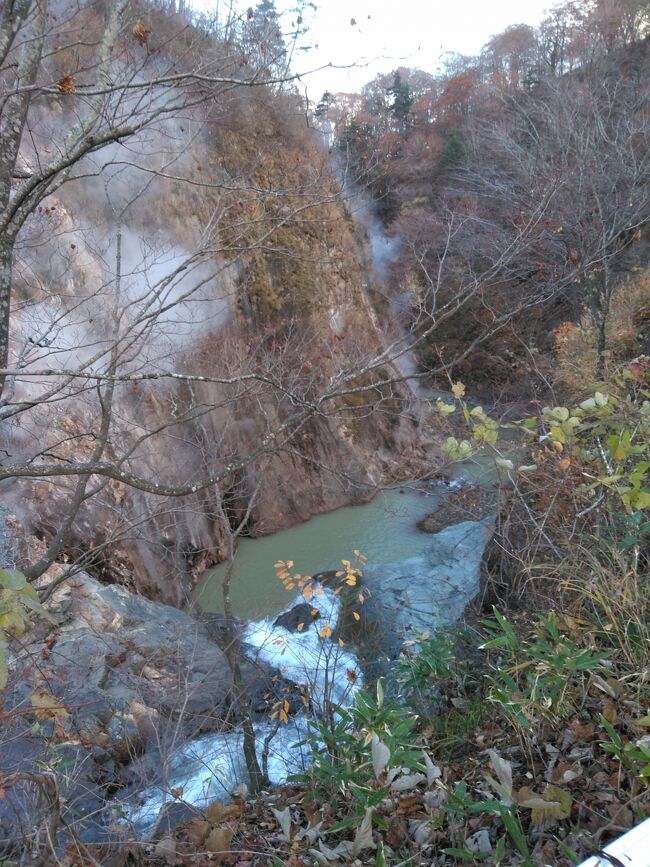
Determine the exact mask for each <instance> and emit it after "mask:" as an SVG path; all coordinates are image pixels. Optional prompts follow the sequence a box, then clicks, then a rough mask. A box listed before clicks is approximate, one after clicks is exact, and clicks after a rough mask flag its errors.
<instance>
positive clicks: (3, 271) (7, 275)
mask: <svg viewBox="0 0 650 867" xmlns="http://www.w3.org/2000/svg"><path fill="white" fill-rule="evenodd" d="M13 246H14V245H13V242H11V241H9V240H8V239H6V238H1V239H0V368H5V369H6V368H7V367H8V361H9V314H10V313H11V274H12V259H13ZM5 379H6V377H5V376H0V399H1V398H2V393H3V391H4V386H5Z"/></svg>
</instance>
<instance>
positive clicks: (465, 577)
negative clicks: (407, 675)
mask: <svg viewBox="0 0 650 867" xmlns="http://www.w3.org/2000/svg"><path fill="white" fill-rule="evenodd" d="M493 532H494V527H493V524H492V521H491V520H486V521H464V522H463V523H461V524H454V525H453V526H451V527H447V528H446V529H444V530H442V531H441V532H439V533H436V534H434V535H432V537H431V544H430V545H429V546H428V547H427V548H426V549H425V550H424V552H423V553H422V554H420V555H418V556H417V557H411V558H409V559H408V560H403V561H402V562H401V563H386V564H382V565H377V566H369V567H367V568H366V570H365V571H364V576H363V585H361V587H360V588H358V589H360V590H361V591H362V594H363V595H364V596H365V602H364V604H363V605H359V604H358V598H357V597H358V592H357V591H355V594H354V597H353V599H352V600H349V601H348V602H347V604H346V609H348V611H349V610H351V609H354V610H355V611H356V612H357V613H358V614H360V615H361V619H360V620H359V621H357V620H356V618H352V617H350V616H349V613H347V614H346V617H345V622H344V625H343V627H342V635H343V637H344V638H347V639H348V640H349V641H352V642H353V643H354V644H355V645H356V647H357V649H358V653H359V656H360V660H361V662H362V665H363V667H364V668H365V669H366V674H367V675H369V676H376V675H377V674H381V673H384V670H385V665H384V663H388V662H389V661H390V660H393V659H395V658H396V657H397V656H398V655H399V653H400V651H401V650H402V648H403V646H404V641H405V640H406V639H408V638H410V637H413V636H414V635H416V634H417V633H421V632H425V631H433V630H435V629H436V628H438V627H440V626H442V625H444V624H447V623H453V622H454V621H456V620H458V619H459V618H460V617H461V616H462V614H463V612H464V610H465V607H466V606H467V604H468V603H469V602H470V601H471V600H472V599H473V598H474V596H476V594H477V593H478V591H479V586H480V580H481V566H482V562H483V557H484V554H485V549H486V547H487V544H488V542H489V541H490V539H491V537H492V534H493ZM364 587H365V591H366V592H364V591H363V588H364Z"/></svg>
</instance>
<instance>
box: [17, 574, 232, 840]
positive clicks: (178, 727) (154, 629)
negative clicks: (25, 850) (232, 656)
mask: <svg viewBox="0 0 650 867" xmlns="http://www.w3.org/2000/svg"><path fill="white" fill-rule="evenodd" d="M48 608H49V609H50V612H51V615H52V617H53V619H54V623H55V624H56V625H53V624H52V623H46V622H45V621H44V620H43V619H42V618H36V619H35V620H34V625H33V628H32V630H31V631H30V632H28V633H27V634H26V635H23V636H21V637H20V639H19V640H17V641H16V642H14V643H13V645H12V648H11V654H10V677H9V682H8V684H7V688H6V690H5V691H4V694H3V696H2V698H3V705H4V709H5V710H6V711H7V712H8V713H7V714H6V717H7V719H6V720H5V721H4V723H3V724H2V726H0V752H1V753H2V755H3V773H4V774H5V775H6V776H11V775H12V774H16V773H19V774H24V773H26V772H27V773H34V772H38V773H41V771H40V769H41V768H43V767H46V768H47V767H52V768H55V769H56V775H57V782H58V786H59V790H60V791H59V794H60V796H61V797H62V798H63V799H64V801H62V803H67V804H70V805H71V807H70V809H71V810H72V812H70V811H68V810H67V809H66V821H68V822H70V821H72V822H75V823H77V824H76V827H77V830H78V831H79V833H81V835H82V837H85V838H86V839H96V838H97V837H98V836H99V837H101V835H102V834H103V833H104V832H105V829H104V825H105V818H106V817H105V816H103V814H102V808H103V806H104V804H105V798H106V793H107V791H110V790H112V789H114V788H115V787H116V786H117V785H120V783H121V782H122V781H129V782H132V781H133V772H132V767H133V764H132V763H133V760H134V759H135V758H136V757H138V756H142V758H143V759H145V758H146V756H156V757H157V758H156V760H155V762H154V764H155V768H152V772H153V771H155V772H158V771H159V769H160V763H161V761H162V759H163V758H164V756H165V755H166V754H167V753H168V752H169V751H170V750H172V749H174V745H175V744H178V743H183V742H185V741H186V740H187V739H188V738H190V737H192V736H195V735H197V734H200V733H203V732H206V731H218V730H220V729H221V728H223V726H224V719H225V718H226V717H227V716H228V715H229V709H230V705H231V698H232V696H231V693H232V676H231V673H230V668H229V665H228V662H227V659H226V656H225V654H224V652H223V650H221V649H220V648H219V646H218V645H217V644H216V643H215V642H214V641H212V640H211V639H210V637H209V636H208V634H207V632H206V630H205V628H204V627H203V626H202V625H201V624H199V623H198V622H196V621H195V620H194V619H193V618H192V617H191V616H190V615H189V614H187V613H185V612H183V611H179V610H178V609H175V608H170V607H169V606H167V605H162V604H160V603H156V602H150V601H148V600H146V599H142V598H139V597H137V596H134V595H132V594H131V593H129V592H128V591H127V590H125V589H124V588H123V587H118V586H103V585H101V584H100V583H99V582H98V581H96V580H95V579H93V578H91V577H90V576H88V575H86V574H83V573H80V574H78V575H76V576H75V577H73V578H70V579H69V580H68V581H66V582H65V583H64V584H62V585H61V586H60V587H59V588H57V589H56V591H55V592H54V594H53V595H52V597H51V600H50V602H49V603H48ZM41 794H42V793H41V792H40V791H39V785H38V783H36V784H34V783H33V782H30V781H29V780H21V781H19V782H17V783H16V784H15V785H12V786H11V787H10V788H9V789H8V790H7V793H6V797H5V798H4V799H2V800H0V839H8V838H6V835H5V832H6V833H7V834H9V833H10V832H11V829H13V831H16V829H17V828H18V825H17V824H16V823H17V821H18V820H17V817H19V816H21V815H22V816H26V817H30V816H31V817H32V818H33V817H37V816H38V815H39V809H40V807H39V804H40V800H39V799H41ZM41 800H42V799H41ZM86 817H87V818H86ZM28 824H29V823H28ZM20 833H21V834H26V835H27V836H28V835H29V828H27V827H26V828H22V830H21V831H20ZM24 839H27V837H24Z"/></svg>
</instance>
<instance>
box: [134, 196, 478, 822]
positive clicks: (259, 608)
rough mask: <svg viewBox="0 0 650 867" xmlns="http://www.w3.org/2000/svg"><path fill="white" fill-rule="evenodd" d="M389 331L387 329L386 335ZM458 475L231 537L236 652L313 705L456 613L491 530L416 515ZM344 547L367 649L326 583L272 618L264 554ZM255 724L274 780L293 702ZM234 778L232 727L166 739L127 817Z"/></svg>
mask: <svg viewBox="0 0 650 867" xmlns="http://www.w3.org/2000/svg"><path fill="white" fill-rule="evenodd" d="M357 218H358V219H359V220H360V222H362V223H363V224H364V226H365V228H366V230H367V232H368V236H369V239H370V245H371V251H372V255H373V261H374V265H375V272H376V277H378V278H379V279H380V280H381V281H383V282H384V284H385V285H387V284H388V277H389V266H390V264H391V263H392V262H393V261H394V257H395V255H396V253H397V249H398V241H397V240H396V239H394V238H388V237H386V236H385V235H384V234H383V232H382V229H381V226H380V224H379V223H378V221H377V220H376V219H374V218H373V217H372V216H371V214H370V212H369V211H368V210H367V208H366V209H364V208H363V207H362V208H361V210H360V211H358V212H357ZM402 301H404V299H399V298H398V299H395V298H393V299H392V300H391V306H392V308H393V314H394V316H393V318H394V319H395V320H396V321H398V320H399V318H400V317H399V312H400V311H399V310H398V309H397V307H396V305H399V303H400V302H402ZM401 339H402V338H400V337H399V336H398V339H397V345H398V346H401V343H400V340H401ZM394 345H395V344H394ZM395 366H396V368H397V369H398V370H399V372H400V373H401V374H402V375H403V376H404V377H409V375H410V374H412V373H414V372H415V359H414V358H413V357H412V354H411V353H409V352H406V351H405V352H403V353H402V355H401V356H400V358H399V359H398V360H397V361H396V365H395ZM408 381H409V383H410V385H411V390H412V391H413V394H414V400H415V401H416V402H418V404H419V403H420V400H421V399H422V398H426V397H431V398H434V399H435V397H437V396H438V395H434V394H431V395H428V394H425V393H424V392H422V391H421V390H420V388H419V386H418V385H417V383H416V381H415V380H410V379H409V380H408ZM422 406H424V402H423V403H422V405H421V407H420V408H422ZM457 474H458V476H460V477H461V478H462V477H464V478H466V479H470V478H471V479H472V481H479V482H481V483H483V484H485V483H487V484H493V483H494V481H495V478H494V464H493V463H492V462H491V461H487V462H486V461H485V460H482V459H481V458H479V459H478V460H474V461H472V462H471V463H469V464H467V465H466V466H464V467H459V468H457ZM459 484H461V482H459V481H452V482H451V483H444V482H441V481H433V482H430V483H428V484H413V485H408V484H404V485H402V486H400V487H397V488H393V489H390V490H385V491H382V492H380V493H378V494H377V496H376V497H375V498H374V499H373V500H372V501H371V502H369V503H367V504H365V505H362V506H350V507H347V508H341V509H338V510H336V511H334V512H330V513H327V514H324V515H320V516H318V517H316V518H313V519H312V520H310V521H307V522H306V523H304V524H301V525H299V526H296V527H293V528H291V529H288V530H284V531H282V532H279V533H275V534H273V535H272V536H268V537H265V538H261V539H241V540H240V541H239V546H238V551H237V556H236V561H235V568H234V573H233V577H232V582H231V599H232V603H233V609H234V613H235V615H236V616H237V617H238V618H239V619H240V620H242V621H244V623H245V624H246V625H245V627H244V632H243V635H242V641H243V648H244V652H245V653H247V655H248V656H249V657H250V658H252V659H256V660H259V661H261V662H263V663H266V664H268V665H270V666H273V667H274V668H277V669H278V670H279V671H280V672H281V674H282V675H283V677H284V678H286V679H287V680H289V681H292V682H293V683H295V684H298V685H301V686H303V687H305V692H306V694H308V695H309V696H310V704H311V707H312V710H313V711H314V712H315V713H316V714H318V711H319V709H320V708H322V707H323V705H324V703H325V701H326V700H331V701H334V702H335V703H337V704H342V705H345V704H348V703H350V702H351V701H352V699H353V694H354V692H355V691H356V690H357V689H359V688H360V687H361V686H362V685H363V683H364V669H365V671H366V672H367V673H369V674H368V677H369V679H370V680H373V681H374V678H375V677H376V676H377V673H381V671H382V670H385V669H382V668H381V666H380V667H378V668H375V667H374V666H375V664H376V663H377V661H378V658H382V659H385V660H387V661H389V660H390V659H391V658H394V656H395V654H396V653H397V652H399V647H400V642H401V640H402V637H403V636H404V635H406V634H408V633H409V632H413V631H416V632H417V631H418V630H423V629H429V628H433V629H435V628H436V626H438V625H439V624H441V623H443V622H446V621H450V620H454V619H456V618H457V617H458V616H460V614H461V613H462V610H463V608H464V606H465V604H466V603H467V602H468V601H469V599H471V598H472V596H473V595H474V594H475V593H476V592H477V590H478V582H479V575H480V564H481V559H482V555H483V551H484V548H485V545H486V543H487V540H488V538H489V536H490V534H491V526H490V523H489V521H488V522H484V523H481V522H474V521H467V522H464V523H462V524H456V525H455V526H452V527H449V528H447V529H446V530H443V531H442V532H441V533H439V534H437V535H435V536H432V535H429V534H427V533H424V532H421V531H420V530H418V529H417V526H416V525H417V522H418V520H419V519H421V518H424V517H425V516H426V515H427V514H429V513H431V512H433V511H435V510H436V509H437V508H438V507H439V506H440V505H441V504H444V500H445V498H446V497H447V496H448V495H449V492H450V489H452V488H454V487H457V486H458V485H459ZM355 551H361V552H363V554H365V555H366V556H367V558H368V562H367V564H366V566H365V568H364V576H365V577H364V581H366V582H367V583H366V587H367V589H368V590H369V592H370V595H371V596H372V597H373V599H372V605H368V606H367V608H368V622H369V623H370V621H372V623H371V624H370V625H371V626H372V629H374V638H373V641H375V642H377V641H378V644H377V650H376V651H375V649H374V645H373V646H372V650H370V651H368V648H369V647H370V642H368V644H367V646H366V647H365V648H364V647H363V646H362V643H361V642H359V641H358V642H357V644H356V646H355V643H354V641H353V642H352V643H351V644H350V643H348V644H345V645H343V646H341V645H340V644H339V642H338V641H335V640H332V639H330V638H328V637H327V636H325V637H322V636H321V635H320V632H321V629H322V624H323V623H328V624H330V625H331V627H332V629H333V630H336V627H337V624H339V621H340V620H341V613H342V601H341V596H339V595H336V594H335V593H334V592H333V590H332V589H331V588H330V587H327V586H324V587H323V588H322V593H321V594H319V595H316V596H314V597H313V598H312V599H310V605H311V606H312V607H313V608H316V609H318V612H319V618H318V619H317V620H315V621H313V622H311V623H309V624H307V625H305V626H304V628H302V629H301V630H299V631H289V630H288V629H285V628H284V627H283V626H281V625H277V624H276V622H275V621H276V618H277V616H278V615H279V614H280V613H282V612H285V611H286V612H288V611H290V610H291V609H292V608H293V607H294V606H295V605H296V604H298V603H301V602H304V599H303V598H302V597H296V591H295V590H294V591H287V590H285V589H284V587H283V585H282V583H281V581H280V580H279V579H278V578H277V576H276V574H275V569H274V565H273V564H274V563H275V562H277V561H279V560H282V561H287V560H292V561H293V562H294V564H295V565H294V567H293V569H294V570H295V571H298V572H299V573H300V574H302V575H315V574H317V573H319V572H324V571H328V570H336V569H339V568H340V566H341V560H343V559H348V560H353V559H354V552H355ZM225 570H226V565H225V564H221V565H220V566H217V567H215V568H214V569H210V570H208V571H207V572H206V574H205V575H204V577H203V580H202V581H201V584H200V586H199V587H198V588H197V593H196V602H197V604H198V606H199V607H200V608H202V609H203V610H204V611H208V612H220V611H222V610H223V599H222V582H223V578H224V575H225ZM370 588H373V589H372V590H371V589H370ZM370 609H372V611H371V610H370ZM373 618H374V620H373ZM382 636H385V640H384V639H383V638H382ZM364 652H365V659H364ZM369 658H370V663H369ZM382 664H383V663H382ZM369 685H370V684H369ZM256 734H257V749H258V757H259V760H260V763H262V764H263V765H264V766H266V769H267V771H268V776H269V779H270V780H271V782H273V783H276V784H279V783H282V782H284V781H285V780H286V779H287V777H288V776H289V775H291V774H293V773H296V772H298V771H300V770H304V768H305V765H306V764H307V763H308V761H309V755H308V752H303V751H302V750H301V749H296V748H295V744H296V743H297V742H300V741H304V739H305V736H306V734H307V718H306V716H305V715H304V714H302V713H297V714H293V715H291V716H290V718H289V722H288V724H286V725H282V726H278V724H277V723H275V722H271V721H267V722H263V723H261V724H259V725H258V726H257V727H256ZM246 779H247V771H246V767H245V764H244V760H243V752H242V736H241V733H240V732H238V731H233V732H227V733H222V734H216V735H215V734H209V735H205V736H203V737H200V738H197V739H195V740H193V741H191V742H190V743H188V744H184V745H182V746H181V747H180V748H179V749H178V750H177V751H175V752H174V753H173V755H171V756H170V758H169V759H168V760H167V761H166V762H165V763H164V766H163V767H161V772H160V776H159V781H158V783H157V784H156V785H154V786H151V787H150V788H148V789H146V790H145V791H143V792H140V793H139V795H138V796H137V800H136V799H134V798H132V799H131V801H130V804H129V806H128V813H129V820H130V821H131V822H132V823H133V824H134V826H135V827H136V828H137V830H138V831H139V832H140V833H141V834H146V833H149V832H151V829H152V828H153V827H154V826H155V825H156V822H157V821H158V817H159V816H160V815H161V809H162V808H163V807H164V806H165V805H169V804H170V803H172V804H173V802H174V801H175V800H180V802H182V803H184V804H191V805H193V806H194V807H196V808H199V809H200V808H202V807H205V806H206V805H207V804H209V803H210V802H211V801H214V800H227V798H228V796H229V794H230V793H231V792H232V791H234V790H235V789H236V787H237V786H238V784H240V783H241V782H242V781H246ZM179 792H180V795H179V794H178V793H179Z"/></svg>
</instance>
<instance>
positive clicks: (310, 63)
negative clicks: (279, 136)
mask: <svg viewBox="0 0 650 867" xmlns="http://www.w3.org/2000/svg"><path fill="white" fill-rule="evenodd" d="M247 5H248V4H247ZM252 5H253V6H254V5H256V4H255V3H253V4H252ZM316 5H317V7H318V8H317V10H316V11H315V12H314V11H313V10H311V9H309V8H308V9H307V10H306V12H305V13H304V18H305V22H306V23H307V24H309V25H310V27H309V33H308V35H307V37H306V39H307V41H308V42H309V43H311V44H317V45H318V48H313V49H312V50H310V51H309V52H307V53H305V54H303V53H298V54H297V55H296V58H295V60H294V62H293V68H294V71H296V72H302V71H306V70H309V69H314V68H315V67H317V66H321V65H324V64H327V63H330V62H331V63H334V64H337V65H342V66H343V65H347V64H359V66H358V67H356V68H353V69H350V70H333V69H328V70H323V71H321V72H318V73H314V74H313V75H311V76H308V77H306V78H305V83H306V84H307V88H308V92H309V96H310V98H311V99H316V100H317V99H318V98H319V97H320V96H321V95H322V93H323V92H324V91H325V90H331V91H334V92H336V91H356V90H359V89H360V88H361V87H362V85H364V84H365V83H366V82H368V81H370V80H371V79H372V78H374V77H375V75H377V74H378V73H380V72H390V71H391V70H392V69H395V67H397V66H412V67H419V68H420V69H424V70H426V71H427V72H435V71H436V67H437V65H438V60H439V58H440V56H441V55H442V54H444V53H446V52H448V51H454V52H458V53H459V54H477V53H478V51H479V50H480V49H481V47H482V46H483V45H484V44H485V43H486V42H487V41H488V39H489V38H490V36H493V35H495V34H496V33H500V32H501V31H502V30H504V29H505V28H506V27H507V26H508V25H510V24H531V25H536V24H539V22H540V21H541V19H542V18H543V14H544V11H545V10H546V9H548V8H549V7H550V6H552V5H554V2H553V0H518V2H517V0H456V2H454V0H429V2H427V0H374V2H373V0H320V2H317V3H316ZM292 6H293V7H294V8H295V6H296V0H293V2H292V0H276V8H277V9H278V11H281V10H282V9H290V8H291V7H292ZM352 19H354V21H355V22H356V23H355V24H352V23H351V21H352ZM289 20H290V17H289Z"/></svg>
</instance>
